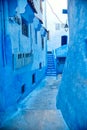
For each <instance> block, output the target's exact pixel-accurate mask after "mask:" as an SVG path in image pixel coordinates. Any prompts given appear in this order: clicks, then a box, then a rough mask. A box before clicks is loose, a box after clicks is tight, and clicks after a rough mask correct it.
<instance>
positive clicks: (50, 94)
mask: <svg viewBox="0 0 87 130" xmlns="http://www.w3.org/2000/svg"><path fill="white" fill-rule="evenodd" d="M60 81H61V76H58V77H57V78H56V77H45V78H44V79H43V80H42V81H41V83H40V84H39V85H38V87H37V88H36V89H35V90H34V91H33V92H32V93H31V94H29V96H28V97H27V98H26V99H25V100H23V101H22V102H21V103H20V104H19V109H18V112H17V113H16V114H15V116H13V118H11V119H10V120H8V121H7V122H6V123H5V125H4V127H3V128H2V129H1V130H69V129H68V127H67V125H66V123H65V121H64V119H63V117H62V114H61V111H60V110H57V109H56V95H57V92H58V86H59V84H60Z"/></svg>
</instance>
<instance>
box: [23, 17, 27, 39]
mask: <svg viewBox="0 0 87 130" xmlns="http://www.w3.org/2000/svg"><path fill="white" fill-rule="evenodd" d="M22 34H23V35H25V36H26V37H28V22H27V21H26V20H25V19H23V18H22Z"/></svg>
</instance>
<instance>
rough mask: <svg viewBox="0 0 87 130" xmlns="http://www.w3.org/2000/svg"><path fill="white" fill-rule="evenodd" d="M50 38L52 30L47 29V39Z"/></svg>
mask: <svg viewBox="0 0 87 130" xmlns="http://www.w3.org/2000/svg"><path fill="white" fill-rule="evenodd" d="M49 39H50V32H49V31H47V40H49Z"/></svg>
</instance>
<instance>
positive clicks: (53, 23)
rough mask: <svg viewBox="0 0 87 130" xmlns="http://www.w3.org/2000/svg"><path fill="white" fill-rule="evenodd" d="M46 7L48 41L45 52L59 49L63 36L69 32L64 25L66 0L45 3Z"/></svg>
mask: <svg viewBox="0 0 87 130" xmlns="http://www.w3.org/2000/svg"><path fill="white" fill-rule="evenodd" d="M46 7H47V11H46V12H47V14H46V15H47V29H48V40H47V50H48V51H54V52H55V49H57V48H59V47H61V45H62V41H63V36H66V37H67V41H66V42H67V43H68V35H69V30H66V29H65V28H64V27H65V24H66V23H67V24H68V20H67V12H64V9H65V10H67V0H64V1H63V4H62V1H54V0H51V2H50V1H46Z"/></svg>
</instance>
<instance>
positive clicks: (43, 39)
mask: <svg viewBox="0 0 87 130" xmlns="http://www.w3.org/2000/svg"><path fill="white" fill-rule="evenodd" d="M41 39H42V50H43V49H44V37H41Z"/></svg>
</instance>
